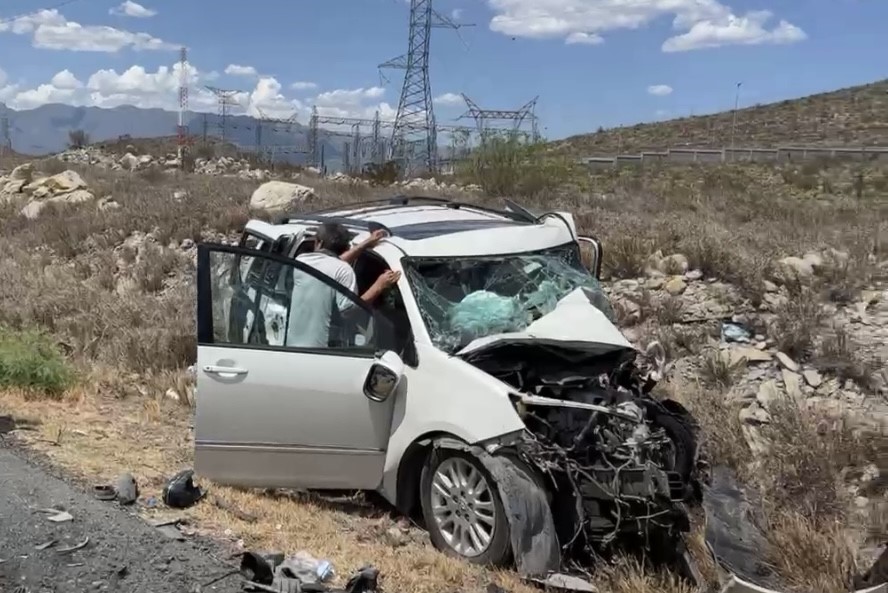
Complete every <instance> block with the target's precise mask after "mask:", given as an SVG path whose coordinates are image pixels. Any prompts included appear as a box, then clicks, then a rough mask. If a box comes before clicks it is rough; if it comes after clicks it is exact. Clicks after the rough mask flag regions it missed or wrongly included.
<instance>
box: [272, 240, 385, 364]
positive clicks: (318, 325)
mask: <svg viewBox="0 0 888 593" xmlns="http://www.w3.org/2000/svg"><path fill="white" fill-rule="evenodd" d="M384 237H385V232H384V231H374V232H373V233H372V234H371V235H370V237H369V238H367V239H366V240H365V241H364V242H363V243H360V244H358V245H355V246H354V247H350V243H351V241H350V237H349V233H348V230H347V229H346V228H345V227H344V226H342V225H341V224H333V223H325V224H323V225H321V227H320V228H319V229H318V233H317V236H316V238H315V249H314V251H313V252H309V253H303V254H302V255H299V256H297V257H296V260H297V261H299V262H302V263H304V264H307V265H309V266H311V267H313V268H314V269H316V270H318V271H319V272H322V273H323V274H324V275H326V276H328V277H329V278H332V279H333V280H335V281H336V282H337V283H339V284H341V285H342V286H344V287H345V288H347V289H348V290H350V291H351V292H353V293H354V292H357V290H358V285H357V278H356V277H355V271H354V269H352V266H351V264H352V263H353V262H354V261H355V260H356V259H357V258H358V256H359V255H360V254H361V252H363V251H364V250H365V249H368V248H371V247H373V246H375V245H376V244H378V243H379V242H380V241H381V240H382V239H383V238H384ZM400 278H401V273H400V272H393V271H391V270H387V271H385V272H383V273H382V274H380V275H379V278H377V279H376V282H374V283H373V285H372V286H371V287H370V288H369V289H367V291H366V292H364V294H362V295H360V296H361V300H362V301H364V302H365V303H367V304H368V305H372V304H373V302H374V301H375V300H376V299H377V298H379V296H380V295H381V294H382V293H383V292H384V291H385V290H386V289H387V288H388V287H390V286H393V285H394V284H397V282H398V280H399V279H400ZM334 302H335V304H336V308H337V309H338V311H339V312H340V313H344V312H346V311H347V310H348V309H350V308H351V307H353V306H354V303H353V302H352V301H351V300H350V299H349V298H348V297H346V296H345V295H344V294H342V293H341V292H339V291H337V290H334V289H333V288H332V287H331V286H329V285H327V284H325V283H324V282H322V281H320V280H318V279H317V278H315V277H313V276H311V275H310V274H307V273H305V272H302V271H300V270H293V292H292V296H291V302H290V318H289V323H288V325H287V341H286V345H287V346H292V347H301V348H326V347H327V346H328V340H329V335H330V319H331V318H332V316H333V304H334Z"/></svg>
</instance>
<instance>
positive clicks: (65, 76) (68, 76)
mask: <svg viewBox="0 0 888 593" xmlns="http://www.w3.org/2000/svg"><path fill="white" fill-rule="evenodd" d="M50 84H51V85H52V86H54V87H56V88H57V89H64V90H74V89H79V88H82V87H83V83H82V82H80V81H79V80H77V77H76V76H74V74H72V73H71V71H70V70H67V69H66V70H62V71H61V72H57V73H56V75H55V76H53V77H52V80H51V81H50Z"/></svg>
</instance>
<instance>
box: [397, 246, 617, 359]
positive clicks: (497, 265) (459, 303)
mask: <svg viewBox="0 0 888 593" xmlns="http://www.w3.org/2000/svg"><path fill="white" fill-rule="evenodd" d="M404 264H405V267H404V269H405V271H406V273H407V278H408V280H409V282H410V285H411V287H412V289H413V294H414V295H415V297H416V301H417V304H418V306H419V310H420V313H421V314H422V318H423V321H424V322H425V325H426V327H427V328H428V330H429V334H430V336H431V339H432V342H433V343H434V344H435V346H437V347H438V348H440V349H442V350H444V351H446V352H451V353H453V352H456V351H458V350H460V349H461V348H463V347H465V346H466V345H467V344H469V343H470V342H471V341H472V340H475V339H477V338H482V337H485V336H489V335H493V334H500V333H507V332H520V331H523V330H524V329H525V328H527V326H528V325H530V324H531V323H533V322H534V321H535V320H537V319H539V318H540V317H542V316H543V315H547V314H549V313H551V312H552V311H553V310H554V309H555V306H556V304H557V303H558V301H560V300H561V299H563V298H564V297H565V296H567V295H568V294H570V293H572V292H574V291H575V290H577V289H582V290H583V291H584V292H585V293H586V295H587V296H588V298H589V300H590V301H591V302H592V304H593V305H595V307H597V308H598V309H599V310H600V311H601V312H602V313H604V314H605V315H606V316H607V318H608V319H610V320H611V321H613V319H614V317H613V310H612V309H611V307H610V304H609V303H608V300H607V297H606V296H605V295H604V293H603V292H602V290H601V285H600V284H599V282H598V280H596V279H595V277H594V276H593V275H592V274H591V273H589V271H588V270H587V269H586V268H585V267H583V264H582V261H581V259H580V251H579V247H578V246H577V245H576V244H575V243H569V244H567V245H562V246H560V247H555V248H551V249H545V250H541V251H533V252H528V253H520V254H509V255H496V256H479V257H444V258H425V257H411V258H406V259H405V260H404Z"/></svg>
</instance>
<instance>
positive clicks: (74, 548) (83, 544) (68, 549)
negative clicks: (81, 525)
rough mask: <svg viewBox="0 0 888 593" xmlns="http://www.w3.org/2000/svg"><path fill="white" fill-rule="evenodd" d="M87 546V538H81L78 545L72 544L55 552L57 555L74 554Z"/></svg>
mask: <svg viewBox="0 0 888 593" xmlns="http://www.w3.org/2000/svg"><path fill="white" fill-rule="evenodd" d="M87 544H89V536H88V535H87V536H86V537H84V538H83V540H81V541H80V542H79V543H76V544H74V545H73V546H68V547H65V548H57V549H56V552H58V553H59V554H67V553H69V552H76V551H77V550H82V549H83V548H85V547H86V546H87Z"/></svg>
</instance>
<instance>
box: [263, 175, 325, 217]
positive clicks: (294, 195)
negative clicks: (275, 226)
mask: <svg viewBox="0 0 888 593" xmlns="http://www.w3.org/2000/svg"><path fill="white" fill-rule="evenodd" d="M316 198H317V196H316V195H315V193H314V190H313V189H312V188H310V187H307V186H305V185H299V184H298V183H289V182H286V181H267V182H265V183H263V184H262V185H260V186H259V187H257V188H256V191H254V192H253V195H252V197H251V198H250V209H251V210H263V211H265V212H268V213H271V214H275V213H281V212H283V211H285V210H287V209H288V208H289V207H291V206H292V205H293V204H299V203H303V202H306V201H311V200H314V199H316Z"/></svg>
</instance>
